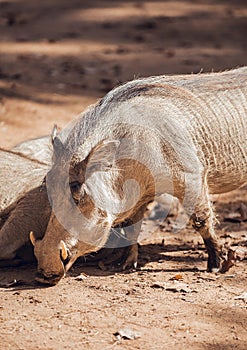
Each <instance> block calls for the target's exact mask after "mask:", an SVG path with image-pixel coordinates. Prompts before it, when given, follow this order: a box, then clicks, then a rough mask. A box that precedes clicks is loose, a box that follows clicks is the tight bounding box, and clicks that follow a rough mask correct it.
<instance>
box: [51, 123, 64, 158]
mask: <svg viewBox="0 0 247 350" xmlns="http://www.w3.org/2000/svg"><path fill="white" fill-rule="evenodd" d="M51 143H52V145H53V150H54V153H55V155H56V156H57V155H59V154H61V153H62V152H63V150H64V146H63V143H62V141H61V140H60V138H59V137H58V130H57V125H56V124H55V125H54V127H53V130H52V133H51Z"/></svg>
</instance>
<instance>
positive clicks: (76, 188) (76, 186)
mask: <svg viewBox="0 0 247 350" xmlns="http://www.w3.org/2000/svg"><path fill="white" fill-rule="evenodd" d="M70 190H71V193H72V196H73V198H74V201H75V203H76V204H79V202H80V190H81V183H80V182H78V181H73V182H71V183H70Z"/></svg>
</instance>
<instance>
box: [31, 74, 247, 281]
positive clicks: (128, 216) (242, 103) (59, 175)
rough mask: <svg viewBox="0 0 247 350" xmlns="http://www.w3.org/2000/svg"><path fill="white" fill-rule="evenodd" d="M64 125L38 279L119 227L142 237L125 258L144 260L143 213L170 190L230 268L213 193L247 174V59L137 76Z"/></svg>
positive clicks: (215, 260) (212, 262)
mask: <svg viewBox="0 0 247 350" xmlns="http://www.w3.org/2000/svg"><path fill="white" fill-rule="evenodd" d="M63 135H64V133H62V134H61V135H60V136H59V137H54V154H53V160H54V163H53V166H52V168H51V170H50V171H49V173H48V175H47V179H46V181H47V188H48V193H49V196H50V200H51V203H52V208H53V212H52V214H51V217H50V221H49V224H48V227H47V230H46V233H45V236H44V238H43V239H42V240H35V238H34V237H33V236H32V240H33V243H34V245H35V247H34V251H35V255H36V257H37V260H38V274H37V280H38V281H41V282H44V283H49V284H55V283H57V282H58V281H59V279H60V278H61V277H62V276H64V274H65V272H66V271H67V270H68V269H69V268H70V266H71V265H72V264H73V262H74V261H75V260H76V258H77V257H78V256H81V255H85V254H88V253H89V252H92V251H97V250H98V249H99V248H100V247H102V246H103V245H104V244H105V242H106V240H107V238H108V236H109V232H110V228H111V227H122V228H123V230H124V232H125V237H126V241H128V244H132V245H131V246H130V255H129V257H128V258H127V259H126V262H125V263H124V264H123V267H126V266H127V265H128V264H131V263H133V264H134V265H135V264H136V260H137V248H136V244H134V243H136V239H137V236H138V234H139V231H140V226H141V220H142V218H143V213H144V211H145V208H146V206H147V204H148V203H149V202H150V201H152V200H153V199H154V197H155V196H159V195H161V194H162V193H168V194H171V195H173V196H175V197H177V198H178V199H179V200H180V202H181V203H182V204H183V206H184V208H185V210H186V211H187V213H188V214H189V215H190V216H191V218H192V221H193V225H194V227H195V229H196V230H197V231H198V232H199V233H200V234H201V236H202V238H203V240H204V242H205V245H206V248H207V251H208V270H209V271H218V270H219V269H220V257H219V248H218V245H217V239H216V235H215V232H214V221H215V220H214V215H213V210H212V205H211V203H210V199H209V194H210V193H212V194H215V193H223V192H227V191H231V190H233V189H235V188H237V187H240V186H241V185H243V184H244V183H246V182H247V136H246V135H247V68H240V69H236V70H232V71H229V72H224V73H211V74H198V75H188V76H187V75H186V76H174V77H165V76H160V77H151V78H144V79H139V80H134V81H131V82H129V83H126V84H125V85H123V86H120V87H118V88H116V89H114V90H112V91H111V92H109V93H108V94H107V95H106V96H105V97H104V98H103V99H102V100H101V101H99V102H98V103H97V104H96V105H95V106H93V107H91V108H89V109H88V110H87V111H85V113H83V115H82V116H81V118H79V120H78V121H77V122H76V123H75V124H74V126H73V127H72V128H71V130H70V132H69V133H68V135H66V137H64V136H63ZM126 244H127V242H126Z"/></svg>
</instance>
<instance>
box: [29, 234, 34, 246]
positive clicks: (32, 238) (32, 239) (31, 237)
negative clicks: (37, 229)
mask: <svg viewBox="0 0 247 350" xmlns="http://www.w3.org/2000/svg"><path fill="white" fill-rule="evenodd" d="M29 238H30V241H31V242H32V245H33V246H35V243H36V239H35V237H34V234H33V231H30V233H29Z"/></svg>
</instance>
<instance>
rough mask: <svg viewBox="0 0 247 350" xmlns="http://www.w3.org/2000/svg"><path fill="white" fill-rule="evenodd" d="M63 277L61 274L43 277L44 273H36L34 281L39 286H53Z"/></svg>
mask: <svg viewBox="0 0 247 350" xmlns="http://www.w3.org/2000/svg"><path fill="white" fill-rule="evenodd" d="M62 277H63V274H50V275H49V276H48V275H45V274H44V272H42V271H38V272H37V273H36V275H35V280H36V281H37V282H39V283H41V284H49V285H51V286H54V285H55V284H57V283H58V282H59V281H60V279H61V278H62Z"/></svg>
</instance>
